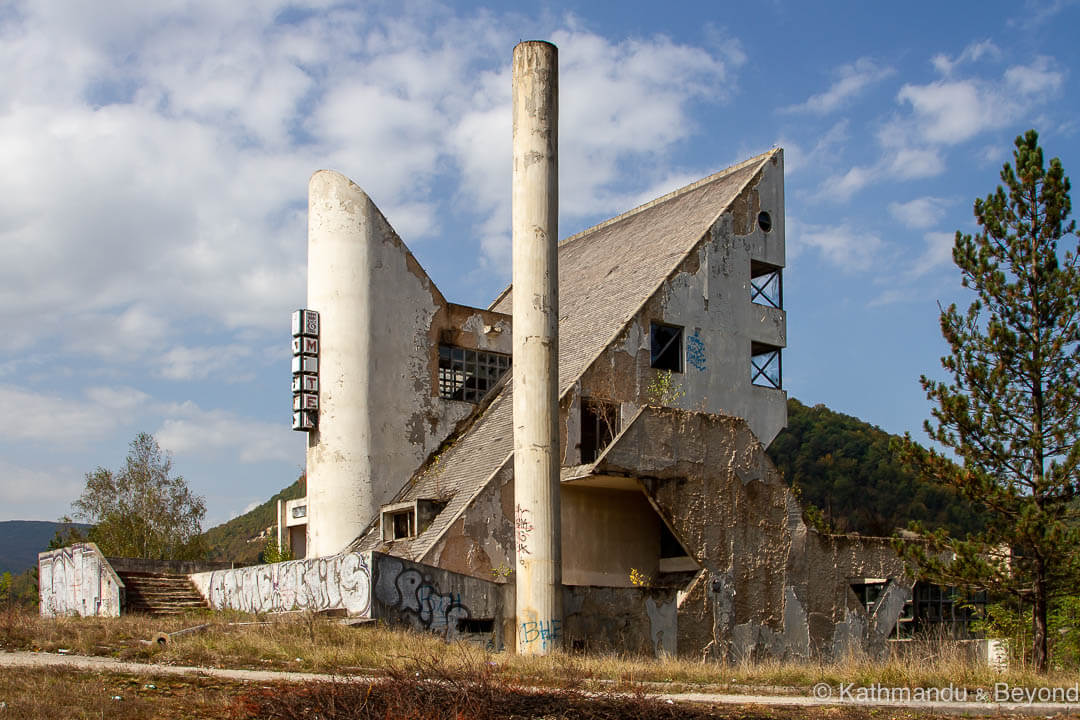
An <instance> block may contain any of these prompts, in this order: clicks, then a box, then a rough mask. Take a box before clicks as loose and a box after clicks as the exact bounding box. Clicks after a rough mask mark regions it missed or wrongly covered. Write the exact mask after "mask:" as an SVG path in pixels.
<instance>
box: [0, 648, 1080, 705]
mask: <svg viewBox="0 0 1080 720" xmlns="http://www.w3.org/2000/svg"><path fill="white" fill-rule="evenodd" d="M0 667H23V668H34V667H70V668H77V669H79V670H88V671H95V672H115V673H128V674H132V675H158V676H161V675H195V676H203V677H214V678H220V679H224V680H239V681H242V682H307V681H328V680H336V681H338V682H342V681H345V682H368V681H371V680H374V679H375V678H372V677H370V676H361V675H328V674H323V673H304V672H287V671H279V670H236V669H229V668H212V667H194V666H184V665H155V664H149V663H133V662H124V661H122V660H117V659H115V658H108V657H94V656H86V655H68V654H62V655H61V654H53V653H40V652H10V653H0ZM818 690H819V688H816V687H815V691H818ZM835 690H836V689H835V688H833V689H832V691H831V692H830V694H829V695H828V696H826V697H813V696H800V695H732V694H719V693H656V696H657V697H661V698H663V699H665V700H671V701H674V702H688V703H706V704H714V705H742V706H745V705H759V706H765V707H793V706H794V707H802V708H809V707H858V708H863V709H866V708H881V709H899V710H907V711H914V712H918V713H927V714H931V715H977V716H988V715H990V716H994V715H996V716H1001V715H1013V716H1016V715H1042V716H1044V717H1049V716H1054V715H1065V716H1075V717H1080V704H1069V703H1038V702H1036V703H996V702H973V701H968V702H927V701H919V700H908V701H884V702H883V701H865V700H857V699H850V698H849V697H845V696H843V695H842V694H837V693H836V692H835ZM821 694H822V695H824V694H825V693H824V692H821Z"/></svg>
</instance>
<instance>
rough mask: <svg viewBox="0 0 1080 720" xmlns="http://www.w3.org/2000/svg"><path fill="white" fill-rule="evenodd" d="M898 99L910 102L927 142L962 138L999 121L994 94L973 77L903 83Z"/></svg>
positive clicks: (948, 141)
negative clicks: (947, 80)
mask: <svg viewBox="0 0 1080 720" xmlns="http://www.w3.org/2000/svg"><path fill="white" fill-rule="evenodd" d="M897 99H898V100H899V101H901V102H905V103H909V104H910V105H911V107H912V110H913V111H914V113H915V119H916V121H917V122H918V124H919V126H920V129H921V133H920V134H921V136H922V137H923V138H924V139H925V140H927V141H929V142H934V143H947V144H954V143H958V142H963V141H964V140H968V139H969V138H971V137H974V136H975V135H977V134H978V133H980V132H982V131H983V130H985V129H987V128H990V127H993V126H995V125H996V124H998V123H999V122H1000V121H999V120H998V119H996V118H997V116H996V112H997V110H998V108H997V105H998V103H997V102H995V97H994V95H993V94H992V93H990V92H989V91H982V90H981V89H980V87H979V86H978V85H977V84H976V83H975V82H974V81H953V82H945V81H938V82H933V83H930V84H928V85H904V86H903V87H902V88H901V89H900V94H899V95H898V96H897Z"/></svg>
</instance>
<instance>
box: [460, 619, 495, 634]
mask: <svg viewBox="0 0 1080 720" xmlns="http://www.w3.org/2000/svg"><path fill="white" fill-rule="evenodd" d="M457 629H458V632H460V633H490V632H495V618H458V621H457Z"/></svg>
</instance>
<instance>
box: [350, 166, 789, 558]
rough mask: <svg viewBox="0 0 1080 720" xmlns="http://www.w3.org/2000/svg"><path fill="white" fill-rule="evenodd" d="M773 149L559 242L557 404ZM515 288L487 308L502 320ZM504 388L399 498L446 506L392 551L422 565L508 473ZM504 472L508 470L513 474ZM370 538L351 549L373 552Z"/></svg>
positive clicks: (508, 402)
mask: <svg viewBox="0 0 1080 720" xmlns="http://www.w3.org/2000/svg"><path fill="white" fill-rule="evenodd" d="M778 152H780V151H779V150H772V151H770V152H767V153H764V154H762V155H758V156H756V157H754V158H751V159H749V160H747V161H745V162H742V163H740V164H738V165H735V166H733V167H730V168H728V169H726V170H723V171H721V172H718V173H716V174H715V175H711V176H709V177H707V178H705V179H703V180H699V181H698V182H695V183H693V184H691V185H688V186H686V187H684V188H681V189H679V190H676V191H674V192H672V193H669V194H668V195H665V196H663V197H661V198H658V199H656V200H653V201H652V202H650V203H647V204H645V205H642V206H640V207H638V208H635V209H633V210H630V211H629V212H626V213H623V214H622V215H619V216H617V217H614V218H612V219H610V220H607V221H605V222H603V223H600V224H599V225H596V226H594V227H592V228H589V229H588V230H585V231H584V232H581V233H578V234H577V235H574V236H572V237H569V238H567V239H566V240H564V241H563V242H562V243H560V244H559V387H560V396H561V395H562V394H563V393H565V392H566V390H567V389H568V388H569V387H570V386H571V385H573V383H575V382H576V381H577V380H578V379H579V378H580V377H581V375H582V374H583V373H584V372H585V370H587V369H588V367H589V365H591V364H592V362H593V361H594V360H595V359H596V358H597V357H598V356H599V355H600V353H601V352H603V350H604V349H605V348H606V347H607V346H608V345H610V344H611V343H612V342H613V341H614V340H615V339H616V338H617V337H618V335H619V334H620V333H621V332H622V331H623V329H624V328H625V327H626V325H627V323H629V322H630V321H631V320H632V319H633V318H634V317H635V316H636V315H637V313H638V311H639V310H641V308H642V306H643V305H645V303H647V302H648V301H649V299H650V298H651V297H652V296H653V295H654V294H655V293H656V291H657V290H658V289H660V287H661V286H662V285H663V283H664V282H665V280H667V278H668V277H669V276H670V275H671V274H672V273H674V272H675V271H676V270H677V268H678V267H679V265H680V264H681V263H682V261H683V259H684V258H685V257H686V256H687V255H688V254H689V253H690V252H691V251H693V250H694V248H695V247H696V246H697V245H698V243H699V242H701V240H702V238H704V237H705V235H706V233H708V231H709V229H710V228H711V227H712V225H713V223H715V222H716V220H717V219H718V218H719V217H720V215H722V214H723V213H724V212H725V211H727V210H728V208H729V207H730V205H731V203H732V201H734V200H735V198H737V197H738V196H739V194H740V193H741V192H742V191H743V189H744V188H745V187H747V185H749V184H751V183H752V182H753V181H754V180H755V178H757V177H758V176H759V173H760V172H761V170H762V168H763V166H764V165H765V164H766V163H767V162H769V160H770V159H771V158H772V157H773V155H774V154H776V153H778ZM512 291H513V288H512V287H508V288H507V289H506V290H504V291H503V292H502V293H501V294H500V295H499V297H498V298H497V299H496V300H495V302H494V303H492V305H491V309H492V310H495V311H498V312H503V313H507V314H510V313H512V310H513V307H512V304H513V294H512ZM511 387H512V382H509V381H508V382H506V383H505V384H504V385H503V386H502V388H501V389H500V390H497V391H496V392H497V395H496V396H495V398H494V399H493V400H492V401H491V403H490V404H489V405H487V406H486V407H481V408H480V409H479V410H478V414H477V416H476V417H475V418H474V419H473V422H472V423H471V424H470V425H469V426H468V427H467V428H466V429H465V430H464V431H463V432H461V433H460V435H459V436H458V437H457V438H456V439H455V440H454V441H453V442H452V443H450V445H449V447H446V448H445V449H444V450H443V451H442V452H441V454H440V455H439V457H438V459H437V462H429V463H427V464H426V466H425V467H424V468H422V469H421V470H420V471H419V472H417V474H416V475H414V476H413V477H412V478H411V479H410V481H409V483H408V485H407V486H406V487H405V488H403V490H402V492H401V493H400V494H399V496H398V499H399V500H400V501H408V500H413V499H416V498H438V497H443V498H447V499H448V501H449V502H448V505H447V506H446V508H444V509H443V511H442V512H440V513H439V516H438V517H437V518H435V520H434V521H433V522H432V523H431V525H430V526H429V527H428V528H427V530H425V531H424V532H422V533H421V534H420V535H419V536H417V537H415V538H412V539H410V540H404V541H401V540H399V541H395V543H394V547H393V553H394V554H395V555H401V556H407V557H410V558H413V559H416V560H419V559H421V558H423V556H424V555H425V554H426V553H427V551H428V550H429V549H430V548H431V547H432V545H434V544H435V543H436V542H437V541H438V539H439V538H440V537H441V536H442V534H443V533H444V532H445V531H446V529H447V528H448V527H449V526H450V525H451V524H452V523H453V522H454V521H455V520H456V519H457V518H458V517H459V516H460V514H461V513H462V512H463V511H464V510H465V509H466V508H467V507H468V505H469V504H470V503H471V502H472V500H473V498H474V497H476V495H477V494H478V493H479V492H480V490H482V489H483V488H484V487H485V486H486V485H487V483H488V482H489V481H490V480H491V478H492V477H494V476H495V475H496V474H497V473H498V472H500V471H505V469H506V467H507V466H508V464H510V465H512V454H513V449H514V436H513V401H512V397H511ZM511 471H512V468H511ZM380 543H381V540H380V538H378V537H376V533H373V532H369V533H368V534H367V536H365V537H364V538H363V539H361V540H360V542H358V543H355V544H354V547H355V548H356V549H365V550H366V549H373V548H375V547H377V546H378V545H379V544H380Z"/></svg>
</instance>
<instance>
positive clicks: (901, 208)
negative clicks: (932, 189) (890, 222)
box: [889, 196, 948, 230]
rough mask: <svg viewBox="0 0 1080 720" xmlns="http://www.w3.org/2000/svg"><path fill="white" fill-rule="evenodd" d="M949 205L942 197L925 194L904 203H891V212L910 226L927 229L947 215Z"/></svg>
mask: <svg viewBox="0 0 1080 720" xmlns="http://www.w3.org/2000/svg"><path fill="white" fill-rule="evenodd" d="M947 205H948V203H946V202H945V201H944V200H942V199H941V198H937V197H930V196H924V197H919V198H915V199H914V200H908V201H907V202H904V203H900V202H891V203H889V214H890V215H892V216H893V217H894V218H896V219H897V220H899V221H900V222H901V223H903V224H904V225H905V226H907V227H909V228H915V229H919V230H925V229H926V228H930V227H933V226H934V225H937V224H938V223H939V222H940V221H941V219H942V218H943V217H945V208H946V207H947Z"/></svg>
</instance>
